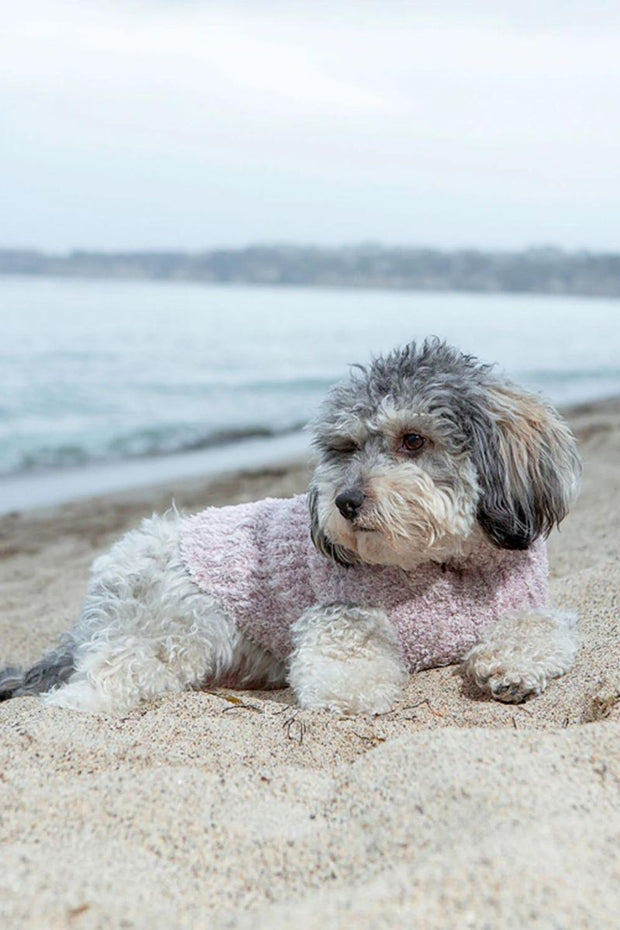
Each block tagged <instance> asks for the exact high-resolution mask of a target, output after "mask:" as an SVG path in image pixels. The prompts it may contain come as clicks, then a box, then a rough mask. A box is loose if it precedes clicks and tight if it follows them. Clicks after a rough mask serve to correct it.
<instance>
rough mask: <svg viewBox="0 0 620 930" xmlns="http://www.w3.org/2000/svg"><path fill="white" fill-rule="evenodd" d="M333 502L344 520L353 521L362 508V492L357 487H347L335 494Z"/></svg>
mask: <svg viewBox="0 0 620 930" xmlns="http://www.w3.org/2000/svg"><path fill="white" fill-rule="evenodd" d="M334 503H335V504H336V507H337V508H338V510H339V511H340V513H341V514H342V516H343V517H344V518H345V520H350V521H353V520H355V518H356V517H357V515H358V513H359V512H360V510H361V509H362V504H363V503H364V493H363V492H362V491H360V490H358V489H357V488H348V489H347V490H346V491H342V492H341V493H340V494H339V495H338V496H337V498H336V500H335V501H334Z"/></svg>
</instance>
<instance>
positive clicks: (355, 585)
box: [181, 495, 547, 671]
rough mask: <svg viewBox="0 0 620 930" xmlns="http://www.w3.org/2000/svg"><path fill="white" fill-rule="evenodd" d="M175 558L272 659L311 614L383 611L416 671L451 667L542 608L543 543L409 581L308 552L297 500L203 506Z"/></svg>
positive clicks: (432, 569)
mask: <svg viewBox="0 0 620 930" xmlns="http://www.w3.org/2000/svg"><path fill="white" fill-rule="evenodd" d="M181 555H182V558H183V561H184V563H185V565H186V567H187V569H188V571H189V573H190V575H191V577H192V578H193V579H194V581H195V582H196V584H197V585H198V586H199V587H200V588H201V590H202V591H204V592H205V594H208V595H211V596H213V597H214V598H216V599H217V601H218V602H219V603H220V604H221V606H222V607H223V608H224V610H225V611H226V612H227V614H228V615H229V616H230V617H232V618H233V619H234V620H235V621H236V623H237V624H238V626H239V627H240V629H242V630H244V631H245V632H246V633H247V635H248V636H249V637H250V638H251V639H253V640H254V642H256V643H258V644H260V645H261V646H263V647H264V648H265V649H267V650H268V651H269V652H271V653H272V654H273V655H274V656H276V657H277V658H278V659H281V660H284V659H286V658H287V656H288V655H290V653H291V651H292V642H291V633H290V628H291V624H293V623H294V622H295V620H297V618H298V617H299V616H300V615H301V613H302V612H303V611H304V610H306V608H307V607H310V606H312V605H317V604H333V603H336V602H338V603H351V604H357V605H359V606H364V607H381V608H383V609H384V610H385V611H386V612H387V613H388V615H389V617H390V620H391V622H392V623H393V625H394V627H395V629H396V630H397V632H398V635H399V637H400V642H401V645H402V650H403V654H404V657H405V659H406V661H407V664H408V666H409V668H410V669H411V670H412V671H415V670H416V669H422V668H431V667H434V666H438V665H448V664H450V663H451V662H456V661H458V660H460V659H461V658H462V657H463V654H464V653H465V652H466V651H467V649H469V648H470V647H471V646H473V645H474V644H475V643H476V642H477V641H478V639H479V638H480V633H481V631H482V629H483V628H484V627H485V626H488V625H489V624H490V623H492V622H493V621H495V620H497V619H498V618H499V616H500V615H501V614H503V613H505V612H506V611H509V610H511V609H514V608H517V607H525V608H528V607H529V608H532V607H543V606H545V604H546V600H547V555H546V546H545V544H544V542H543V541H542V540H539V541H537V542H536V543H535V544H534V545H533V546H532V547H531V548H530V549H528V550H527V551H526V552H513V551H508V550H504V549H496V548H494V547H492V546H491V545H488V544H486V543H482V544H481V545H480V547H479V548H478V549H477V550H476V551H474V552H473V553H472V554H471V555H469V556H468V557H467V558H464V559H462V560H460V561H456V560H453V561H451V562H449V563H448V564H447V566H441V565H439V564H436V563H434V562H428V563H426V564H424V565H422V566H420V567H419V568H416V569H414V570H412V571H409V572H406V571H404V570H403V569H400V568H396V567H394V566H382V565H353V566H351V567H350V568H345V567H344V566H341V565H336V564H335V563H334V562H332V561H331V560H330V559H327V558H326V557H325V556H323V555H321V554H320V553H319V552H318V551H317V550H316V549H315V547H314V545H313V543H312V540H311V538H310V516H309V511H308V501H307V498H306V496H305V495H303V496H300V497H294V498H292V499H289V500H275V499H273V498H268V499H267V500H263V501H259V502H258V503H253V504H239V505H237V506H234V507H220V508H216V507H210V508H209V509H207V510H205V511H203V512H202V513H199V514H197V515H196V516H193V517H189V518H187V519H186V520H185V521H184V523H183V526H182V530H181Z"/></svg>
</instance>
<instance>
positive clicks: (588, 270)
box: [0, 245, 620, 297]
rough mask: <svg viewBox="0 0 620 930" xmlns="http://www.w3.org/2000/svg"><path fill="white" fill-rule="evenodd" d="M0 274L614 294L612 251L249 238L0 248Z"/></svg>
mask: <svg viewBox="0 0 620 930" xmlns="http://www.w3.org/2000/svg"><path fill="white" fill-rule="evenodd" d="M0 274H19V275H53V276H58V277H88V278H121V279H122V278H125V279H145V280H166V281H168V280H172V281H203V282H208V283H214V284H216V283H217V284H253V285H269V286H279V285H288V286H303V287H360V288H395V289H403V290H421V291H437V290H448V291H466V292H467V291H468V292H487V293H492V292H508V293H532V294H534V293H536V294H574V295H590V296H601V297H617V296H620V253H597V252H589V251H578V252H567V251H564V250H562V249H556V248H530V249H525V250H523V251H514V252H489V251H482V250H477V249H457V250H450V251H447V250H440V249H431V248H410V247H406V246H399V247H390V246H381V245H357V246H341V247H331V248H330V247H320V246H303V245H256V246H247V247H245V248H236V249H211V250H209V251H203V252H182V251H178V252H173V251H155V250H153V251H127V252H107V251H84V250H75V251H71V252H69V253H67V254H63V255H55V254H48V253H44V252H40V251H37V250H29V249H0Z"/></svg>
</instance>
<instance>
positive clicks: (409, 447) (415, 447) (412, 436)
mask: <svg viewBox="0 0 620 930" xmlns="http://www.w3.org/2000/svg"><path fill="white" fill-rule="evenodd" d="M426 442H427V440H426V438H425V437H424V436H419V435H418V433H405V435H404V436H403V449H404V450H405V452H419V451H420V449H423V448H424V446H425V445H426Z"/></svg>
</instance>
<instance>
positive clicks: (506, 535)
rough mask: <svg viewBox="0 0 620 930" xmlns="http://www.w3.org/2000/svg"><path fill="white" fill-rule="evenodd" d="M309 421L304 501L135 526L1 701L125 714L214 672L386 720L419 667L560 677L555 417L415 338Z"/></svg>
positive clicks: (567, 632)
mask: <svg viewBox="0 0 620 930" xmlns="http://www.w3.org/2000/svg"><path fill="white" fill-rule="evenodd" d="M312 430H313V433H314V438H313V441H314V446H315V449H316V452H317V455H318V462H317V465H316V469H315V472H314V477H313V479H312V483H311V486H310V489H309V492H308V494H307V495H301V496H299V497H296V498H292V499H286V500H273V499H268V500H264V501H259V502H257V503H252V504H240V505H236V506H232V507H223V508H208V509H207V510H206V511H204V512H203V513H201V514H197V515H195V516H192V517H184V516H182V515H180V514H179V513H177V512H176V511H175V512H173V513H172V514H170V515H166V516H164V517H153V518H152V519H149V520H145V521H144V522H143V523H142V525H141V527H140V528H139V529H137V530H133V531H131V532H129V533H128V534H127V535H126V536H124V537H123V538H122V539H121V540H120V541H119V542H117V543H116V544H115V545H114V546H113V548H112V549H111V550H110V551H109V552H108V553H106V554H105V555H102V556H101V557H99V558H98V559H97V560H96V561H95V562H94V565H93V568H92V577H91V581H90V585H89V588H88V592H87V596H86V599H85V603H84V605H83V609H82V612H81V615H80V618H79V620H78V622H77V625H76V626H75V628H74V629H73V630H72V631H71V632H69V633H67V634H66V635H65V636H64V637H63V638H62V640H61V642H60V644H59V645H58V647H57V648H56V649H54V650H52V651H51V652H49V653H47V654H46V655H45V656H44V657H43V659H42V660H41V661H40V662H39V663H37V664H36V665H35V666H34V667H33V668H31V669H30V670H28V671H26V672H25V673H24V672H20V671H17V670H15V669H11V668H8V669H5V670H4V671H3V672H2V673H0V696H1V697H3V698H8V697H17V696H20V695H30V694H41V695H42V696H43V700H44V701H45V703H46V704H48V705H53V706H57V707H65V708H72V709H74V710H79V711H90V712H94V713H119V712H120V713H124V712H127V711H130V710H132V709H133V708H135V707H137V706H138V705H139V704H140V703H141V702H143V701H149V700H153V699H155V698H157V697H160V696H161V695H164V694H166V693H169V692H179V691H183V690H187V689H200V688H202V687H205V686H213V685H217V684H218V682H219V683H221V682H224V681H225V682H227V683H230V682H231V681H232V682H234V683H235V684H236V685H238V686H239V687H254V688H257V687H261V688H274V687H285V686H286V685H290V686H291V687H292V689H293V690H294V692H295V694H296V696H297V699H298V701H299V703H300V705H301V706H302V707H305V708H311V709H324V710H325V709H326V710H329V711H332V712H335V713H338V714H346V715H348V714H359V713H364V714H384V713H387V712H389V711H390V710H391V708H392V707H393V705H394V702H395V701H396V700H397V698H398V696H399V693H400V691H401V689H402V687H403V684H404V683H405V681H406V680H407V676H408V675H409V674H410V673H411V672H415V671H417V670H419V669H423V668H430V667H435V666H441V665H447V664H451V663H455V662H459V661H462V662H463V670H464V673H465V675H466V677H467V678H468V679H469V680H470V681H471V682H473V683H474V685H475V686H476V687H477V688H478V689H480V691H481V692H482V693H483V694H486V695H487V696H488V697H490V698H495V699H498V700H500V701H505V702H519V701H522V700H524V699H526V698H529V697H531V696H533V695H537V694H540V693H541V692H542V691H543V690H544V689H545V687H546V686H547V684H548V682H549V681H550V680H551V679H553V678H556V677H558V676H560V675H562V674H564V673H565V672H566V671H567V670H568V669H569V668H570V666H571V664H572V663H573V660H574V658H575V654H576V651H577V646H578V638H577V630H576V620H575V617H574V615H572V614H570V613H567V612H563V611H559V610H554V609H552V608H550V607H549V606H548V603H547V562H546V553H545V538H546V537H547V536H548V534H549V532H550V531H551V529H552V528H553V527H554V526H556V525H558V524H559V523H560V522H561V520H562V519H563V518H564V517H565V515H566V513H567V512H568V509H569V507H570V504H571V502H572V501H573V500H574V497H575V495H576V492H577V489H578V484H579V476H580V463H579V457H578V454H577V450H576V446H575V442H574V439H573V437H572V435H571V433H570V430H569V429H568V427H567V426H566V424H565V423H564V422H563V421H562V420H561V418H560V417H559V416H558V414H557V413H556V411H555V410H554V409H553V408H552V407H550V406H549V405H548V404H547V403H546V402H544V401H543V400H542V399H540V398H539V397H538V396H536V395H534V394H531V393H529V392H527V391H525V390H523V389H521V388H519V387H517V386H516V385H514V384H513V383H511V382H510V381H508V380H507V379H505V378H503V377H500V376H499V375H497V374H496V373H495V371H494V368H493V366H489V365H484V364H481V363H479V362H478V361H477V359H475V358H473V357H471V356H468V355H464V354H462V353H460V352H459V351H457V350H455V349H454V348H451V347H450V346H448V345H447V344H446V343H445V342H443V341H441V340H439V339H437V338H432V339H428V340H426V341H424V342H423V343H422V344H416V343H411V344H409V345H407V346H405V347H404V348H399V349H396V350H394V351H393V352H391V353H389V354H387V355H385V356H379V357H377V358H375V359H374V360H372V362H371V363H370V364H369V365H367V366H355V367H354V368H352V369H351V372H350V375H349V377H348V379H347V380H345V381H344V382H343V383H341V384H339V385H337V386H335V387H334V388H333V389H332V390H331V392H330V393H329V394H328V396H327V399H326V400H325V402H324V404H323V406H322V408H321V409H320V412H319V414H318V416H317V417H316V419H315V421H314V423H313V424H312Z"/></svg>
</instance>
